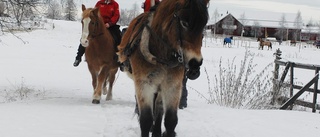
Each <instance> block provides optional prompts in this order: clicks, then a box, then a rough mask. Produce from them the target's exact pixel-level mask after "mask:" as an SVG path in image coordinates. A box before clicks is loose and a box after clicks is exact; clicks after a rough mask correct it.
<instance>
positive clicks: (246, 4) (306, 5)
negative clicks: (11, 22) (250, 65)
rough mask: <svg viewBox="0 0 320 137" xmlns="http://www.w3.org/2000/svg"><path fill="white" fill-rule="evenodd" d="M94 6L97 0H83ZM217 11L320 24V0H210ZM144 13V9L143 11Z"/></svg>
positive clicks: (123, 3) (134, 0) (129, 1)
mask: <svg viewBox="0 0 320 137" xmlns="http://www.w3.org/2000/svg"><path fill="white" fill-rule="evenodd" d="M81 1H83V3H88V4H92V5H93V6H94V4H95V2H96V1H97V0H81ZM116 1H117V2H118V3H119V6H120V8H121V9H132V7H133V5H134V4H138V6H139V7H140V6H141V4H142V2H144V0H116ZM215 9H217V10H218V12H219V13H220V14H226V13H227V11H228V13H231V14H232V15H234V16H235V17H236V18H239V17H240V15H241V14H243V13H245V15H246V18H248V19H260V20H279V19H280V18H281V16H282V14H285V16H286V20H287V21H294V18H295V17H296V14H297V12H298V11H299V10H300V11H301V14H302V19H303V21H304V22H305V23H307V22H308V21H309V20H310V19H312V20H313V21H316V22H320V0H210V6H209V14H210V16H211V15H212V14H213V12H214V10H215ZM141 12H142V9H141Z"/></svg>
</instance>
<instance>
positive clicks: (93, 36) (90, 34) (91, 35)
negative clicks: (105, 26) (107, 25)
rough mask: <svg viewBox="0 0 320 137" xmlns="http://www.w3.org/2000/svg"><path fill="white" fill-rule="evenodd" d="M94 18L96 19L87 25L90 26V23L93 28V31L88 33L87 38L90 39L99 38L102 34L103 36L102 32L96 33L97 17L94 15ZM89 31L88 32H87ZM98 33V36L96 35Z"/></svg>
mask: <svg viewBox="0 0 320 137" xmlns="http://www.w3.org/2000/svg"><path fill="white" fill-rule="evenodd" d="M90 12H92V11H90ZM94 17H95V18H96V21H92V20H91V21H90V22H89V24H88V25H90V24H91V23H93V25H94V26H93V27H94V29H93V32H91V33H89V35H88V37H91V38H93V39H94V38H96V37H99V36H102V35H103V34H104V32H103V31H100V33H98V32H99V31H98V29H99V28H98V27H99V25H100V24H99V17H98V16H97V15H95V16H94ZM88 18H90V16H89V17H88ZM89 31H90V30H89ZM97 33H98V34H97Z"/></svg>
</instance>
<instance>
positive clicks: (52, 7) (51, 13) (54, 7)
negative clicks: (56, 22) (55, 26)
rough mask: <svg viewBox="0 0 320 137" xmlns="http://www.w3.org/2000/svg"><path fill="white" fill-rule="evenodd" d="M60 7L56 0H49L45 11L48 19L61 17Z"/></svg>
mask: <svg viewBox="0 0 320 137" xmlns="http://www.w3.org/2000/svg"><path fill="white" fill-rule="evenodd" d="M60 7H61V6H60V4H59V3H58V2H57V1H56V0H54V1H50V3H49V7H48V11H47V17H48V18H50V19H61V9H60Z"/></svg>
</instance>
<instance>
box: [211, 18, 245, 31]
mask: <svg viewBox="0 0 320 137" xmlns="http://www.w3.org/2000/svg"><path fill="white" fill-rule="evenodd" d="M215 26H216V27H215ZM242 28H243V25H242V24H241V23H240V22H239V21H238V20H237V19H236V18H235V17H234V16H232V14H228V15H227V16H225V17H223V18H222V19H221V20H219V21H218V22H217V23H215V24H211V25H207V29H211V31H212V32H213V31H215V32H216V34H225V35H232V36H240V35H241V32H242ZM214 29H216V30H214Z"/></svg>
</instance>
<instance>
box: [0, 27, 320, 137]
mask: <svg viewBox="0 0 320 137" xmlns="http://www.w3.org/2000/svg"><path fill="white" fill-rule="evenodd" d="M53 23H54V25H55V28H54V29H52V26H50V25H49V26H46V28H47V29H44V30H35V31H33V32H30V33H25V32H23V33H17V34H16V35H17V36H18V37H19V38H21V40H20V39H18V38H16V37H14V36H12V35H10V34H6V35H1V37H0V95H1V96H0V137H22V136H23V137H138V136H140V128H139V123H138V120H137V115H135V114H134V107H135V99H134V87H133V82H132V80H131V79H129V78H128V77H127V75H126V74H124V73H122V72H120V71H119V72H118V74H117V78H116V82H115V85H114V90H113V93H114V94H113V100H111V101H101V104H99V105H94V104H91V100H92V94H93V91H92V87H91V76H90V74H89V71H88V69H87V64H86V62H82V63H81V64H80V65H79V66H78V67H76V68H75V67H73V65H72V64H73V61H74V58H75V55H76V51H77V47H78V44H79V39H80V33H81V32H80V31H81V24H80V23H79V22H68V21H53ZM22 40H23V41H22ZM203 42H204V43H203V49H202V53H203V57H204V64H203V66H202V67H201V76H200V77H199V79H197V80H194V81H190V80H189V81H188V83H187V85H188V89H189V96H188V108H186V109H183V110H179V111H178V115H179V123H178V125H177V128H176V132H177V136H178V137H319V135H320V124H319V123H320V115H319V111H317V112H316V113H311V112H310V110H306V111H290V110H277V109H274V110H247V109H232V108H226V107H221V106H217V105H215V104H208V103H207V102H206V100H205V99H203V98H202V97H201V96H200V95H199V93H198V92H200V94H202V95H204V96H207V94H208V82H207V76H206V74H205V72H204V69H206V70H207V71H208V74H209V75H210V76H213V75H215V74H217V73H218V71H217V70H218V69H219V66H218V65H219V61H220V59H221V60H222V61H223V62H224V63H226V62H227V60H232V59H233V58H235V57H236V59H235V60H236V61H235V63H236V64H240V62H241V60H242V59H243V56H244V54H245V51H246V48H245V47H247V48H248V50H250V52H251V53H254V55H255V57H254V64H257V66H256V67H257V71H259V69H260V70H261V69H262V68H264V67H265V66H266V65H267V64H270V63H272V62H273V60H274V58H275V57H274V56H273V53H274V52H275V50H276V49H278V48H279V49H280V50H281V51H282V52H283V54H282V57H283V58H284V59H285V60H289V61H298V62H301V63H309V64H320V62H319V58H320V50H319V49H316V48H314V47H313V46H311V45H302V46H296V47H291V46H288V45H285V44H284V45H281V46H279V45H277V44H274V46H273V49H272V50H266V47H265V48H264V50H258V47H257V45H258V43H257V42H256V41H254V40H252V41H247V42H244V43H242V44H241V41H240V40H238V39H236V40H235V42H234V45H232V47H231V48H226V47H223V46H222V40H221V39H211V38H205V39H204V41H203ZM272 69H273V67H271V70H270V72H271V71H272ZM296 73H297V74H295V77H297V81H299V82H301V83H304V84H306V82H307V81H308V80H310V79H311V78H312V77H313V75H314V72H313V71H311V72H310V74H309V72H305V71H301V72H300V71H296ZM280 74H281V73H280ZM19 88H20V89H21V88H23V89H24V90H23V91H25V92H26V91H30V93H28V94H27V93H16V92H15V91H17V89H19ZM191 88H193V89H196V90H197V91H198V92H195V91H194V90H191ZM26 95H27V96H26ZM103 98H105V96H103ZM318 104H319V99H318ZM163 129H164V128H163Z"/></svg>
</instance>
